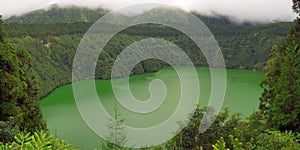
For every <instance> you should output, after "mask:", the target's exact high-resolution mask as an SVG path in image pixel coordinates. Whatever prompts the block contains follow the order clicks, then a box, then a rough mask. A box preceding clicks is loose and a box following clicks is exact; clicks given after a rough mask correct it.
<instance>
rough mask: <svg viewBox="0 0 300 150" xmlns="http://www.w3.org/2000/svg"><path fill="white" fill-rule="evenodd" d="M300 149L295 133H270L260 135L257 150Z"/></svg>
mask: <svg viewBox="0 0 300 150" xmlns="http://www.w3.org/2000/svg"><path fill="white" fill-rule="evenodd" d="M279 148H280V149H284V150H292V149H300V144H299V142H297V140H296V137H295V135H294V133H292V132H291V131H285V132H280V131H269V132H267V133H262V134H260V135H259V141H257V149H259V150H264V149H279Z"/></svg>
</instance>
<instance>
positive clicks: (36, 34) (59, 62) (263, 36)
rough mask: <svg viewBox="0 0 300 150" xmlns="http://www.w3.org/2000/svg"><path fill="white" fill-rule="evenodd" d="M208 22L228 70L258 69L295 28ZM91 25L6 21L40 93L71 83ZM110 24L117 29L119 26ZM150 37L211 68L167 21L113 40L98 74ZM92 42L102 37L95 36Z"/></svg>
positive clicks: (144, 67)
mask: <svg viewBox="0 0 300 150" xmlns="http://www.w3.org/2000/svg"><path fill="white" fill-rule="evenodd" d="M74 11H75V10H74ZM206 20H207V23H209V26H208V27H209V28H210V29H211V31H212V32H213V34H214V36H215V38H216V40H217V41H218V43H219V45H220V47H221V50H222V52H223V55H224V58H225V62H226V66H227V68H245V69H252V70H257V71H260V70H261V69H262V68H263V66H264V65H265V62H266V60H267V58H268V57H269V56H268V55H269V53H270V52H269V51H270V49H271V47H272V45H274V44H275V43H280V41H282V39H283V37H284V36H285V35H286V32H287V30H288V28H289V27H290V26H291V23H276V24H267V25H255V26H254V25H253V26H243V25H236V24H233V23H232V24H228V25H226V26H223V25H224V23H222V21H213V20H214V19H212V18H210V19H209V18H207V19H206ZM204 21H205V20H204ZM91 25H92V23H89V22H76V23H55V24H5V25H4V28H5V31H6V34H7V37H8V41H9V42H10V43H11V44H12V45H13V46H14V47H15V48H17V49H25V50H27V51H28V53H29V55H30V56H31V58H32V64H34V65H33V68H34V70H35V71H36V72H37V75H38V76H37V77H38V78H39V85H41V90H40V96H45V95H47V94H48V93H49V92H51V91H52V90H53V89H55V88H56V87H58V86H61V85H65V84H67V83H70V82H71V69H72V63H73V58H74V55H75V52H76V49H77V46H78V44H79V42H80V40H81V38H82V36H83V34H84V33H85V32H86V31H87V30H88V28H89V27H90V26H91ZM110 27H111V28H112V29H114V27H115V25H111V26H110ZM112 29H107V30H108V31H109V30H112ZM150 37H154V38H163V39H165V40H168V41H170V42H172V43H174V44H176V45H178V46H179V47H180V48H181V49H183V50H184V51H185V52H186V53H187V55H188V56H189V57H190V58H191V60H192V62H193V63H194V65H196V66H207V63H206V60H205V58H204V56H203V54H202V53H201V51H200V50H199V49H198V48H197V46H196V45H195V43H194V42H193V41H192V40H190V39H189V38H188V37H187V36H186V35H184V34H183V33H181V32H179V31H177V30H174V29H172V28H169V27H166V26H162V25H155V24H142V25H137V26H134V27H130V28H128V29H125V30H124V31H122V32H120V33H119V34H117V35H116V36H114V37H113V39H111V40H110V41H109V42H108V43H107V45H106V46H105V49H104V52H103V53H102V54H101V55H100V56H99V61H98V62H97V69H96V78H97V79H109V78H110V70H111V66H112V65H113V63H114V60H115V59H116V57H117V56H118V54H119V53H120V52H121V51H122V50H123V49H124V48H126V47H127V46H129V45H130V44H132V43H133V42H135V41H138V40H141V39H144V38H150ZM91 40H100V39H97V37H95V38H94V39H91ZM131 59H132V58H131ZM166 65H167V64H166V63H164V62H162V61H159V60H155V59H151V60H145V61H143V62H141V63H139V64H137V65H136V67H135V68H134V70H133V71H132V75H134V74H141V73H144V72H154V71H157V70H159V69H161V68H162V67H164V66H166Z"/></svg>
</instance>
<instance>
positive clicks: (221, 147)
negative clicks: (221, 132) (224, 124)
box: [212, 137, 229, 150]
mask: <svg viewBox="0 0 300 150" xmlns="http://www.w3.org/2000/svg"><path fill="white" fill-rule="evenodd" d="M212 147H213V149H214V150H229V148H226V143H225V141H224V138H223V137H221V138H220V139H219V140H218V141H217V143H216V144H214V145H212Z"/></svg>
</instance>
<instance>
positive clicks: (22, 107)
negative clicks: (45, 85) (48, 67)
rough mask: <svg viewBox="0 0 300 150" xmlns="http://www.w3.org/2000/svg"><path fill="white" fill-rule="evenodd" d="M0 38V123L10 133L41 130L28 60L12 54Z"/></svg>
mask: <svg viewBox="0 0 300 150" xmlns="http://www.w3.org/2000/svg"><path fill="white" fill-rule="evenodd" d="M0 26H1V25H0ZM0 31H2V28H0ZM0 37H1V39H2V41H0V62H1V63H0V78H1V80H0V93H1V94H0V123H1V124H9V126H7V127H11V129H15V128H16V126H18V127H19V128H20V130H22V131H24V130H27V131H29V132H34V131H36V130H39V129H45V123H44V121H43V119H42V113H41V110H40V108H39V104H38V100H39V97H38V87H37V79H36V76H35V73H34V71H33V69H32V64H31V60H30V58H29V57H28V55H27V53H26V52H25V51H22V50H16V49H14V48H13V47H12V46H11V45H10V44H9V43H7V42H6V41H5V40H4V39H3V34H1V36H0ZM2 131H3V130H1V131H0V132H2ZM5 131H9V129H5ZM0 134H1V135H4V134H2V133H0ZM12 137H13V136H12ZM2 139H6V138H5V137H2ZM10 140H12V139H8V140H5V141H3V142H7V141H10Z"/></svg>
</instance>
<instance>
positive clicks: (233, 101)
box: [40, 67, 263, 149]
mask: <svg viewBox="0 0 300 150" xmlns="http://www.w3.org/2000/svg"><path fill="white" fill-rule="evenodd" d="M196 70H197V73H198V77H199V83H200V89H201V90H200V97H199V103H200V104H201V106H205V105H207V103H208V99H209V96H210V87H211V85H210V83H211V80H210V71H209V69H208V68H196ZM154 79H160V80H162V81H163V82H164V83H165V85H166V88H167V90H168V92H167V95H166V99H165V101H166V102H164V103H163V105H164V106H163V109H160V108H159V110H157V111H156V112H155V113H152V114H150V115H139V114H135V113H132V112H130V111H128V110H126V109H125V108H124V109H122V108H121V109H120V112H119V113H121V114H122V117H123V118H124V119H125V124H126V125H128V126H136V127H149V126H153V125H156V124H159V123H160V122H162V121H164V120H166V119H168V117H169V116H170V115H171V114H172V113H173V111H174V110H175V109H176V106H177V102H178V101H179V100H178V99H179V98H178V97H180V82H179V78H178V75H177V74H176V72H175V70H174V69H173V68H171V67H167V68H163V69H161V70H160V71H158V72H156V73H146V74H142V75H135V76H132V77H130V78H129V81H130V89H131V92H132V94H133V95H134V96H135V97H136V98H137V99H141V100H146V99H147V98H149V96H150V93H149V91H148V86H149V83H150V82H151V81H152V80H154ZM117 80H120V79H117ZM121 80H122V79H121ZM262 80H263V75H262V74H260V73H257V72H252V71H249V70H238V69H232V70H231V69H228V70H227V88H226V94H225V100H224V102H223V108H224V107H229V110H230V112H239V113H241V115H242V117H246V116H249V115H250V114H251V113H252V112H254V111H255V110H256V109H257V108H258V104H259V97H260V94H261V92H262V89H261V88H260V87H259V84H260V82H261V81H262ZM84 82H85V81H80V82H79V83H76V84H84ZM95 84H96V87H97V92H98V95H99V97H100V98H101V102H102V104H103V105H104V107H105V109H107V111H108V112H109V113H111V114H112V107H113V105H114V104H115V103H116V98H115V96H114V93H113V91H112V88H111V87H112V86H111V81H110V80H95ZM73 96H74V95H73V90H72V85H71V84H69V85H65V86H61V87H59V88H57V89H55V90H54V91H53V92H52V93H51V94H49V95H48V96H47V97H45V98H44V99H42V101H41V103H40V105H41V108H42V111H43V115H44V118H45V119H46V121H47V125H48V128H49V129H50V131H51V133H52V134H53V135H55V136H57V137H58V138H63V139H65V140H66V141H67V142H69V143H71V144H72V145H74V146H75V147H79V148H82V149H93V148H98V149H99V146H100V145H101V139H100V138H99V137H98V136H97V135H96V134H94V133H93V132H92V131H91V130H90V129H89V128H88V126H87V125H86V124H85V122H84V121H83V120H82V118H81V116H80V113H79V111H78V109H77V107H76V103H75V100H74V97H73ZM87 103H88V101H87Z"/></svg>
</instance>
